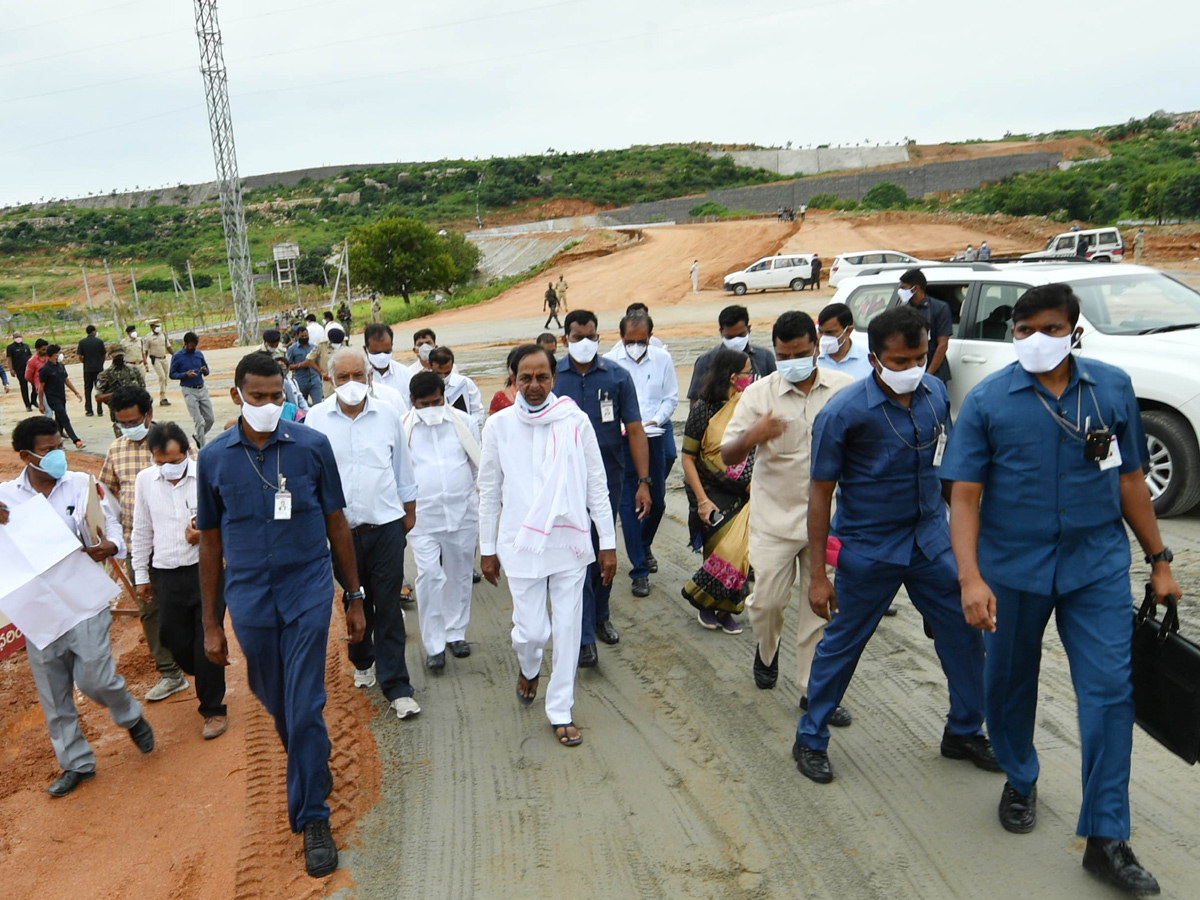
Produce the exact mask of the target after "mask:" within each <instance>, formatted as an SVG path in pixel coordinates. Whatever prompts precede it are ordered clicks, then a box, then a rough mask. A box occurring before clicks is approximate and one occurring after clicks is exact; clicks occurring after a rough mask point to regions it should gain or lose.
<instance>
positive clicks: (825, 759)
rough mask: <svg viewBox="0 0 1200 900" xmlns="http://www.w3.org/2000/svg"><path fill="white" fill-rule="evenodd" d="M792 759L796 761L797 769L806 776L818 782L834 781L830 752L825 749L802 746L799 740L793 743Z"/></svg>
mask: <svg viewBox="0 0 1200 900" xmlns="http://www.w3.org/2000/svg"><path fill="white" fill-rule="evenodd" d="M792 759H794V760H795V761H796V769H797V770H798V771H799V772H800V774H801V775H803V776H804V777H805V778H807V779H809V780H810V781H815V782H816V783H817V784H829V782H831V781H833V769H831V768H830V767H829V754H828V753H826V752H825V751H824V750H809V749H808V748H807V747H802V746H801V745H800V742H799V741H796V743H794V744H792Z"/></svg>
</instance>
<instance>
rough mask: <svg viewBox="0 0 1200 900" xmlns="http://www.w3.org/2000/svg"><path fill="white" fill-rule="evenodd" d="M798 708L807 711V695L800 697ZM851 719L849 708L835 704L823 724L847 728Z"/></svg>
mask: <svg viewBox="0 0 1200 900" xmlns="http://www.w3.org/2000/svg"><path fill="white" fill-rule="evenodd" d="M800 709H802V710H804V712H808V697H807V696H802V697H801V698H800ZM853 721H854V719H852V718H851V717H850V710H848V709H846V707H844V706H835V707H834V708H833V712H831V713H830V714H829V721H828V722H826V723H825V724H826V725H828V726H830V727H831V728H849V727H850V723H851V722H853Z"/></svg>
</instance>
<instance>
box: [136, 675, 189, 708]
mask: <svg viewBox="0 0 1200 900" xmlns="http://www.w3.org/2000/svg"><path fill="white" fill-rule="evenodd" d="M187 689H188V683H187V679H186V678H184V677H183V676H182V675H176V676H175V677H174V678H171V677H169V676H167V675H164V676H163V677H162V678H160V679H158V684H156V685H155V686H154V687H152V688H150V690H148V691H146V699H147V700H148V701H149V702H151V703H156V702H158V701H159V700H166V699H167V698H168V697H170V696H171V695H172V694H178V693H179V692H180V691H186V690H187Z"/></svg>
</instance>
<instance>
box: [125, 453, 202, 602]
mask: <svg viewBox="0 0 1200 900" xmlns="http://www.w3.org/2000/svg"><path fill="white" fill-rule="evenodd" d="M134 488H135V494H136V498H137V499H136V501H135V502H134V507H133V542H132V544H131V545H130V552H131V554H132V556H133V578H134V582H135V583H137V584H149V583H150V563H151V561H153V563H154V568H156V569H178V568H181V567H182V566H192V565H195V564H196V563H198V562H199V561H200V547H199V545H196V544H189V543H188V542H187V539H186V538H185V537H184V531H185V530H186V528H187V526H188V525H189V524H190V523H191V521H192V516H194V515H195V514H196V461H195V460H194V459H189V460H188V462H187V472H186V473H185V474H184V476H183V477H182V478H181V479H179V481H178V483H176V484H171V482H169V481H167V479H165V478H163V475H162V470H161V469H159V467H158V466H151V467H150V468H148V469H143V470H142V471H141V472H139V473H138V475H137V478H136V479H135V480H134Z"/></svg>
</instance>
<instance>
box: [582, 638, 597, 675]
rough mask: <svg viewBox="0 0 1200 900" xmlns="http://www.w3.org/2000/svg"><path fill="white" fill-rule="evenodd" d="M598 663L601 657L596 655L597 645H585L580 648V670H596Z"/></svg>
mask: <svg viewBox="0 0 1200 900" xmlns="http://www.w3.org/2000/svg"><path fill="white" fill-rule="evenodd" d="M598 662H600V656H599V654H597V653H596V645H595V644H584V645H583V646H582V647H580V648H579V668H581V669H594V668H595V667H596V664H597V663H598Z"/></svg>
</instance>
